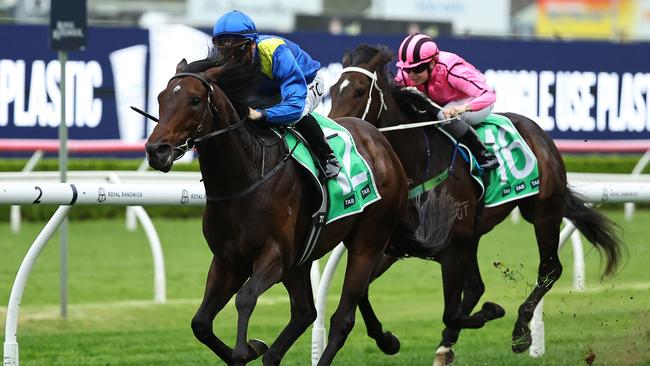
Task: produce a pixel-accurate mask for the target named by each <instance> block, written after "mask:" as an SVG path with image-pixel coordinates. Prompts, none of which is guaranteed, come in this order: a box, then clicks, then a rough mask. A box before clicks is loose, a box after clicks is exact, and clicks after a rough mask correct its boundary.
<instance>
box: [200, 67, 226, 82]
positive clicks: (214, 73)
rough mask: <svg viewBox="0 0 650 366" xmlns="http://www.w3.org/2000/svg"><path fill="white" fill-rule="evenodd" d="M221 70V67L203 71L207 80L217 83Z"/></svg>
mask: <svg viewBox="0 0 650 366" xmlns="http://www.w3.org/2000/svg"><path fill="white" fill-rule="evenodd" d="M222 70H223V66H215V67H211V68H209V69H207V70H205V71H204V74H205V76H207V77H208V79H209V80H213V81H217V79H218V78H219V75H220V74H221V71H222Z"/></svg>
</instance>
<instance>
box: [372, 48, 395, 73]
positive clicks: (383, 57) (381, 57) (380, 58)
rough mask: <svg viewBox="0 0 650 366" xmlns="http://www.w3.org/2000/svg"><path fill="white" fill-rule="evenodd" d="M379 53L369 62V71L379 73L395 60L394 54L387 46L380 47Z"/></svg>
mask: <svg viewBox="0 0 650 366" xmlns="http://www.w3.org/2000/svg"><path fill="white" fill-rule="evenodd" d="M378 48H379V52H377V54H376V55H375V57H373V58H372V59H371V60H370V61H369V62H368V69H369V70H377V71H379V70H380V69H382V68H383V66H384V65H386V64H387V63H388V62H390V60H392V59H393V54H392V53H391V52H390V50H389V49H388V47H386V46H379V47H378Z"/></svg>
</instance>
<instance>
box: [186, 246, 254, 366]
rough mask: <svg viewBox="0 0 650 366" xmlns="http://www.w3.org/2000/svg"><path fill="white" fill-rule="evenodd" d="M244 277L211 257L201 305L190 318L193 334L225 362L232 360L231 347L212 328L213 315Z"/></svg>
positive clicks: (228, 298) (224, 303)
mask: <svg viewBox="0 0 650 366" xmlns="http://www.w3.org/2000/svg"><path fill="white" fill-rule="evenodd" d="M244 280H245V277H244V276H242V275H236V274H235V273H234V272H230V271H228V269H227V268H226V266H225V265H223V264H221V263H217V262H216V260H215V258H212V263H211V264H210V269H209V271H208V279H207V282H206V285H205V293H204V295H203V301H202V302H201V306H199V309H198V310H197V312H196V315H194V318H192V331H193V332H194V336H195V337H196V338H197V339H198V340H199V341H200V342H201V343H203V344H205V345H206V346H208V348H210V349H211V350H212V352H214V353H215V354H216V355H217V356H219V358H221V359H222V360H223V361H224V362H225V363H226V364H230V363H231V362H232V349H231V348H230V347H228V346H227V345H225V344H224V343H223V342H222V341H221V340H220V339H219V338H217V336H216V335H215V334H214V331H213V330H212V322H213V321H214V318H215V316H216V315H217V313H219V311H221V309H223V307H224V306H226V304H227V303H228V301H229V300H230V298H232V296H233V295H234V294H235V292H236V291H237V289H238V288H239V287H240V286H241V285H242V283H244Z"/></svg>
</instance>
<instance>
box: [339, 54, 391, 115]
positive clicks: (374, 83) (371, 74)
mask: <svg viewBox="0 0 650 366" xmlns="http://www.w3.org/2000/svg"><path fill="white" fill-rule="evenodd" d="M346 72H358V73H361V74H364V75H366V76H367V77H369V78H370V80H371V81H370V89H369V91H368V102H367V103H366V109H365V111H364V112H363V116H361V119H366V115H367V114H368V111H369V110H370V105H371V104H372V89H376V90H377V92H378V93H379V99H380V101H381V105H380V106H379V112H377V120H379V117H380V116H381V112H382V111H384V110H387V109H388V106H387V105H386V102H384V92H383V91H382V90H381V88H380V87H379V85H378V84H377V71H373V72H370V71H368V70H366V69H364V68H362V67H356V66H348V67H345V68H343V70H341V74H343V73H346Z"/></svg>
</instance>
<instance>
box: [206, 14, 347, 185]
mask: <svg viewBox="0 0 650 366" xmlns="http://www.w3.org/2000/svg"><path fill="white" fill-rule="evenodd" d="M212 36H213V37H212V43H213V44H214V46H215V47H216V48H217V51H218V52H219V54H220V55H221V57H224V58H226V60H228V62H249V63H251V62H252V63H253V64H256V65H259V67H260V72H261V73H262V74H263V75H264V77H263V78H262V79H263V85H262V87H261V88H260V91H261V94H262V96H263V97H266V98H268V97H269V96H273V95H277V94H278V92H279V94H280V95H279V99H280V101H279V102H277V103H274V105H270V106H267V108H257V109H253V108H251V107H249V115H248V119H250V120H253V121H261V122H265V123H268V124H271V125H281V126H286V125H292V124H295V128H296V130H297V131H298V132H299V133H300V134H301V135H302V136H303V137H304V138H305V139H306V140H307V142H308V143H309V145H310V147H311V149H312V151H313V152H314V154H315V155H316V157H317V158H318V162H319V168H320V170H321V172H322V173H323V175H324V176H325V177H326V179H331V178H334V177H336V176H337V175H338V173H339V171H340V170H341V165H340V164H339V162H338V160H337V159H336V157H335V156H334V153H333V152H332V149H331V148H330V146H329V144H328V143H327V141H326V140H325V136H324V134H323V131H322V130H321V128H320V126H319V125H318V122H316V119H315V118H314V117H313V116H312V115H311V114H310V112H312V111H313V110H314V109H315V108H316V107H317V106H318V105H319V104H320V102H321V100H322V99H323V89H324V82H323V77H322V75H321V74H320V71H319V70H320V66H321V65H320V62H318V61H316V60H314V59H312V58H311V56H309V54H307V52H305V51H304V50H303V49H301V48H300V47H299V46H298V45H297V44H295V43H293V42H291V41H289V40H287V39H284V38H282V37H277V36H272V35H265V34H260V33H258V32H257V28H256V27H255V23H254V22H253V20H252V19H251V18H250V17H249V16H248V15H246V14H244V13H242V12H240V11H238V10H233V11H230V12H227V13H225V14H224V15H222V16H221V17H220V18H219V19H218V20H217V22H216V23H215V24H214V29H213V31H212ZM262 99H264V98H262ZM267 104H268V103H267Z"/></svg>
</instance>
